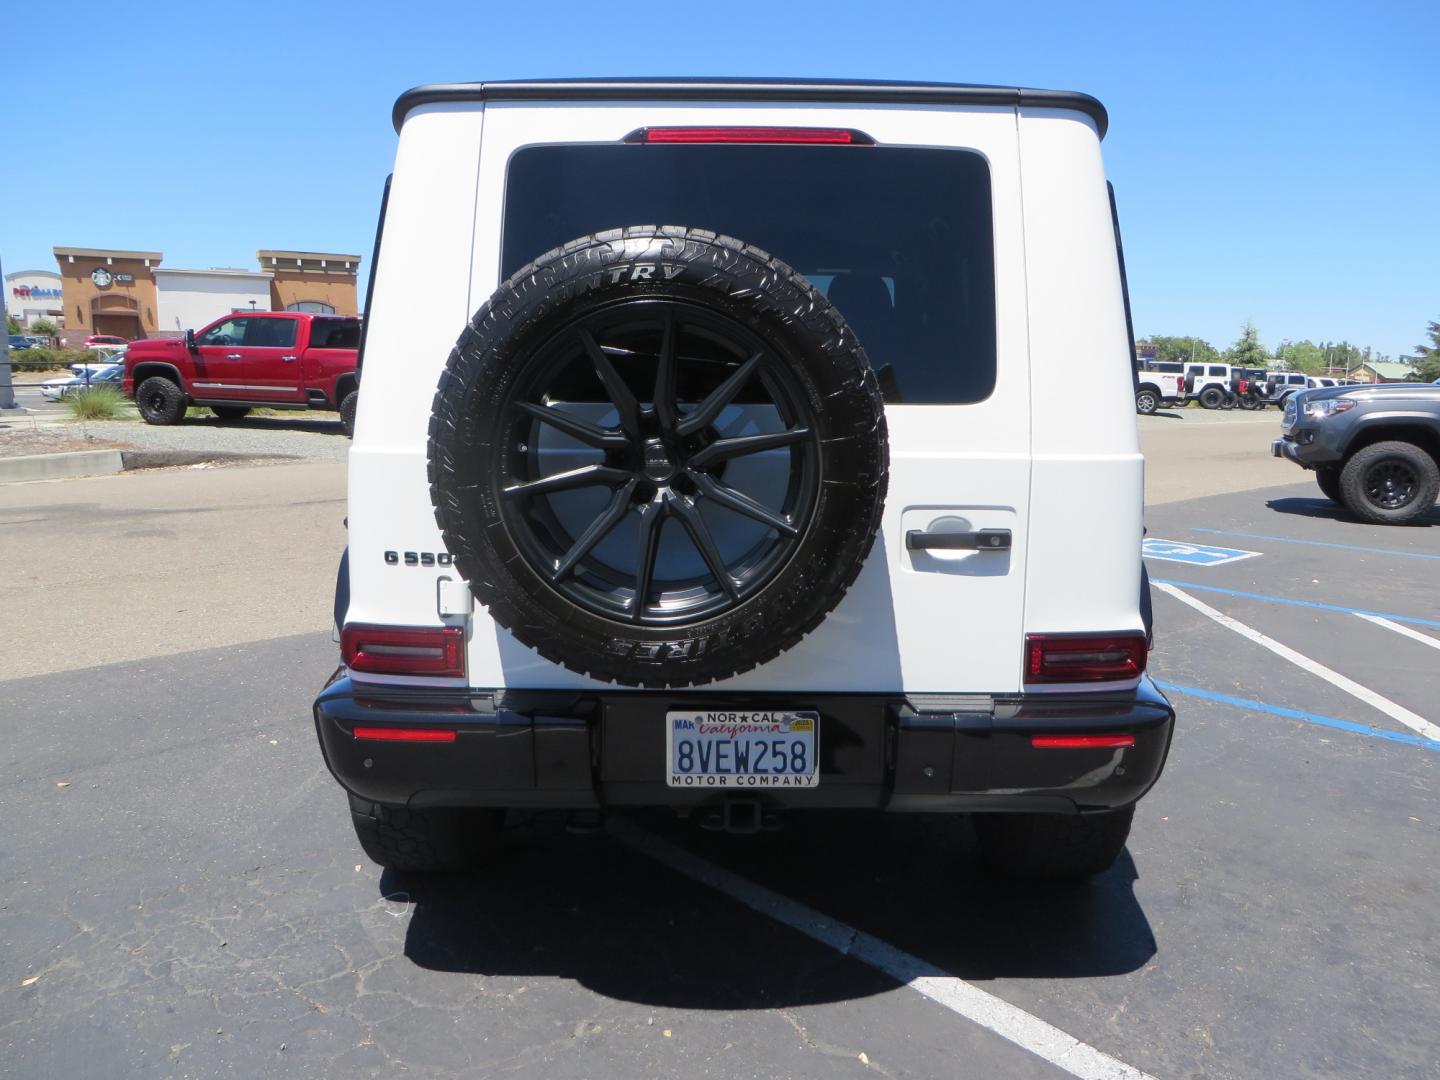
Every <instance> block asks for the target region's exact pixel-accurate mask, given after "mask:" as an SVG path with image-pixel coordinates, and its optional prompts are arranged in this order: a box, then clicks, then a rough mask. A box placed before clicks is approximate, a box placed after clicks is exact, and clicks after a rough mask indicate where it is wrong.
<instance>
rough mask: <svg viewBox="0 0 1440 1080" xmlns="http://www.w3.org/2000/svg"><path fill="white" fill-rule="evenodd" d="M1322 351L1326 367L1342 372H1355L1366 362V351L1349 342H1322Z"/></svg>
mask: <svg viewBox="0 0 1440 1080" xmlns="http://www.w3.org/2000/svg"><path fill="white" fill-rule="evenodd" d="M1320 351H1321V352H1322V353H1324V354H1325V366H1326V367H1327V368H1335V369H1336V370H1340V371H1354V370H1355V369H1356V368H1357V367H1359V366H1360V365H1361V364H1363V363H1364V362H1365V360H1366V356H1365V350H1364V349H1361V348H1360V347H1358V346H1356V345H1351V344H1350V343H1349V342H1348V341H1322V342H1321V343H1320Z"/></svg>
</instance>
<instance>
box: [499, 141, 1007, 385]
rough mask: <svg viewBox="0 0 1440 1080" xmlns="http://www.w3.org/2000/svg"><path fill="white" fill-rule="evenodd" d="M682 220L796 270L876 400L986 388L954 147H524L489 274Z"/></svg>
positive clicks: (986, 195) (988, 252) (982, 230)
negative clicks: (496, 265)
mask: <svg viewBox="0 0 1440 1080" xmlns="http://www.w3.org/2000/svg"><path fill="white" fill-rule="evenodd" d="M655 224H659V225H690V226H694V227H698V228H703V229H712V230H714V231H715V232H720V233H725V234H727V235H730V236H734V237H737V238H739V239H741V240H745V241H747V242H749V243H752V244H755V245H757V246H758V247H762V248H764V249H765V250H767V251H769V252H770V253H771V254H772V255H774V256H776V257H777V258H780V259H782V260H784V261H785V262H787V263H789V264H790V265H791V266H793V267H795V269H797V270H799V271H800V272H801V273H803V274H805V275H806V276H807V277H808V278H809V279H810V280H811V282H812V283H813V284H814V285H815V287H816V288H818V289H819V290H820V291H821V292H823V293H825V294H826V295H827V296H828V297H829V298H830V300H831V302H832V303H834V304H835V306H836V307H838V308H839V309H840V312H841V314H843V315H844V316H845V318H846V319H847V320H848V321H849V323H850V324H851V326H852V327H853V328H854V330H855V333H856V334H857V335H858V336H859V338H860V341H861V344H863V345H864V346H865V350H866V352H867V353H868V354H869V356H870V361H871V363H872V364H873V365H874V367H875V369H876V372H877V374H878V375H879V378H880V386H881V388H882V389H883V390H884V391H885V398H886V400H887V401H889V402H892V403H895V402H905V403H912V404H952V403H961V404H963V403H968V402H975V401H981V400H983V399H984V398H986V397H988V396H989V395H990V393H991V392H992V391H993V390H994V388H995V283H994V279H995V257H994V241H993V238H992V229H991V204H990V170H989V167H988V166H987V165H986V163H985V160H984V159H983V158H982V157H980V156H979V155H978V154H975V153H973V152H971V151H967V150H942V149H914V148H909V147H877V146H865V147H856V146H727V145H721V146H713V145H712V146H686V145H665V146H655V145H627V144H586V145H580V146H532V147H527V148H525V149H523V150H519V151H517V152H516V153H515V155H514V156H513V157H512V158H511V161H510V168H509V176H508V179H507V184H506V201H505V221H504V230H505V231H504V241H503V246H502V253H501V264H502V265H501V274H502V276H503V277H509V276H510V275H511V274H513V273H514V272H515V271H516V270H518V269H519V268H520V267H521V266H523V265H525V263H527V262H529V261H530V260H532V259H534V258H535V257H536V256H537V255H540V254H542V253H543V252H546V251H548V250H550V249H551V248H554V247H558V246H560V245H561V244H563V243H565V242H566V241H568V240H573V239H575V238H576V237H578V236H584V235H586V234H588V233H594V232H599V231H601V230H604V229H612V228H618V227H620V226H624V225H655Z"/></svg>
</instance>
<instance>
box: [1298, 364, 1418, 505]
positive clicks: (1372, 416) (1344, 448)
mask: <svg viewBox="0 0 1440 1080" xmlns="http://www.w3.org/2000/svg"><path fill="white" fill-rule="evenodd" d="M1281 430H1282V432H1283V434H1282V435H1281V436H1280V438H1278V439H1276V440H1275V441H1274V443H1273V444H1272V445H1271V452H1272V453H1273V454H1274V455H1275V456H1276V457H1283V458H1287V459H1288V460H1290V461H1293V462H1295V463H1296V464H1297V465H1300V466H1302V467H1303V468H1306V469H1310V470H1312V471H1313V472H1314V473H1315V479H1316V481H1317V482H1318V483H1319V485H1320V490H1321V491H1322V492H1324V493H1325V495H1326V497H1327V498H1329V499H1332V500H1334V501H1335V502H1337V503H1340V504H1341V505H1342V506H1344V507H1345V508H1346V509H1347V510H1349V511H1350V512H1351V513H1352V514H1355V515H1356V516H1357V517H1362V518H1364V519H1365V520H1366V521H1371V522H1374V523H1376V524H1379V525H1403V524H1405V523H1407V522H1411V521H1414V520H1415V519H1416V518H1418V517H1420V516H1421V515H1423V514H1425V513H1427V512H1428V511H1429V510H1430V509H1431V508H1432V507H1433V506H1434V505H1435V500H1436V497H1437V495H1440V468H1437V465H1436V462H1437V461H1440V387H1436V386H1433V385H1427V384H1424V383H1380V384H1377V385H1374V386H1368V385H1361V386H1336V387H1331V388H1323V389H1318V390H1306V391H1305V392H1304V393H1301V394H1295V395H1293V396H1292V397H1291V398H1290V399H1289V400H1288V401H1287V402H1286V403H1285V416H1284V420H1283V421H1282V428H1281Z"/></svg>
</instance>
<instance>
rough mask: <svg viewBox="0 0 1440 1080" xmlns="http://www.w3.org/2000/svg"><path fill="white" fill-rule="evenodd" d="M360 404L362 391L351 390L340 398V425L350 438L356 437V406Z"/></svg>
mask: <svg viewBox="0 0 1440 1080" xmlns="http://www.w3.org/2000/svg"><path fill="white" fill-rule="evenodd" d="M358 404H360V391H359V390H351V391H350V393H348V394H346V395H345V396H344V397H343V398H342V399H341V400H340V426H341V427H343V428H344V429H345V434H346V435H348V436H350V438H352V439H353V438H354V437H355V406H357V405H358Z"/></svg>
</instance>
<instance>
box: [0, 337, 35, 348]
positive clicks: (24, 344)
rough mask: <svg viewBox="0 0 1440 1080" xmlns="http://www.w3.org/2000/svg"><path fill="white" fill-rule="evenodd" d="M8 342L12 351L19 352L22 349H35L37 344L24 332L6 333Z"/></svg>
mask: <svg viewBox="0 0 1440 1080" xmlns="http://www.w3.org/2000/svg"><path fill="white" fill-rule="evenodd" d="M5 337H6V343H7V344H8V345H9V346H10V350H11V351H12V352H19V351H20V350H21V349H33V348H34V347H35V346H34V344H33V343H32V342H31V341H30V339H29V338H27V337H25V336H24V335H22V334H6V335H5Z"/></svg>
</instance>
